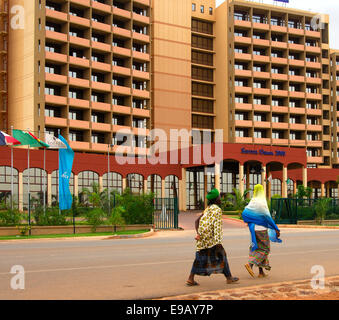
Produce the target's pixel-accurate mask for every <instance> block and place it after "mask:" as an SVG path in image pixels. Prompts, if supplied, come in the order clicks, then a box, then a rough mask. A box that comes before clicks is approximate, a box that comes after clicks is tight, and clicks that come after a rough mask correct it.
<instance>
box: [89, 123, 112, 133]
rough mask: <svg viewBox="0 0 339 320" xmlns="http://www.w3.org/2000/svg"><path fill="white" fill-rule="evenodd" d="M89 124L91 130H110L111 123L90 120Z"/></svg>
mask: <svg viewBox="0 0 339 320" xmlns="http://www.w3.org/2000/svg"><path fill="white" fill-rule="evenodd" d="M91 126H92V130H95V131H105V132H111V125H110V124H109V123H99V122H91Z"/></svg>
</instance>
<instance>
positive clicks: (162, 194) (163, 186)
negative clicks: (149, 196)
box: [161, 179, 166, 198]
mask: <svg viewBox="0 0 339 320" xmlns="http://www.w3.org/2000/svg"><path fill="white" fill-rule="evenodd" d="M165 197H166V192H165V179H161V198H165Z"/></svg>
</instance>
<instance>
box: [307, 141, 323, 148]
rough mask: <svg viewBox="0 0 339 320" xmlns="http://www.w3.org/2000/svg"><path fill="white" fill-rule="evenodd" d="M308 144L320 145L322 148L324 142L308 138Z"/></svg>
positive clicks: (312, 145) (310, 145)
mask: <svg viewBox="0 0 339 320" xmlns="http://www.w3.org/2000/svg"><path fill="white" fill-rule="evenodd" d="M307 146H308V147H318V148H322V146H323V142H322V141H313V140H307Z"/></svg>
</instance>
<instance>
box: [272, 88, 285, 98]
mask: <svg viewBox="0 0 339 320" xmlns="http://www.w3.org/2000/svg"><path fill="white" fill-rule="evenodd" d="M272 95H273V96H276V97H287V96H288V91H287V90H274V89H272Z"/></svg>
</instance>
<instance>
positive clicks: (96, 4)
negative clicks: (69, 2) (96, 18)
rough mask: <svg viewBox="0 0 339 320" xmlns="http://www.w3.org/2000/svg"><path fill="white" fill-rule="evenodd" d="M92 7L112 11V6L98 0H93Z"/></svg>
mask: <svg viewBox="0 0 339 320" xmlns="http://www.w3.org/2000/svg"><path fill="white" fill-rule="evenodd" d="M92 8H93V9H97V10H100V11H104V12H106V13H111V11H112V10H111V9H112V6H111V5H108V4H104V3H101V2H98V1H92Z"/></svg>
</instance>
